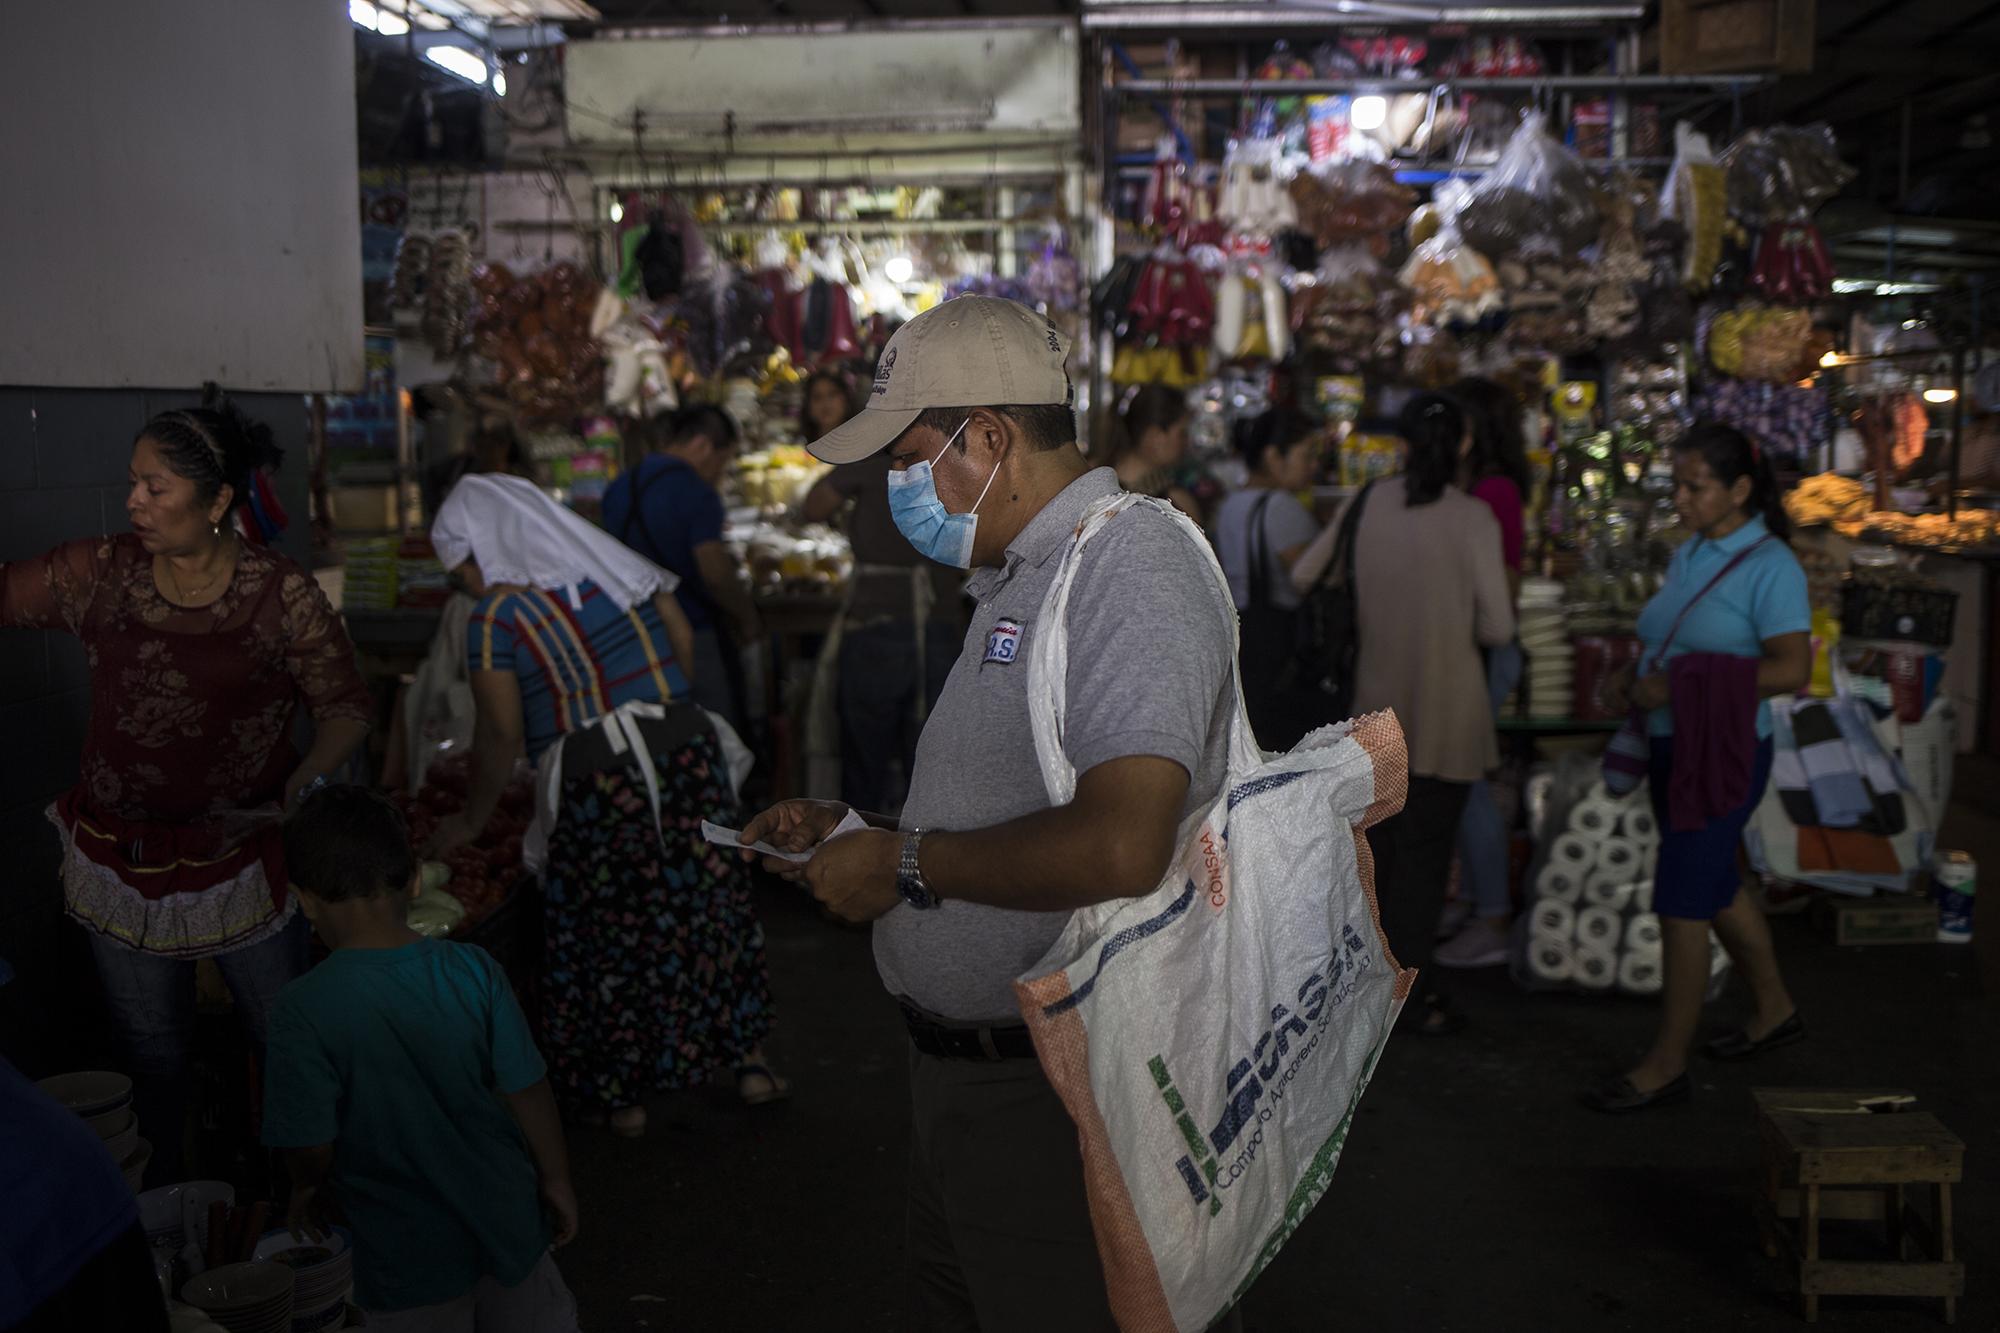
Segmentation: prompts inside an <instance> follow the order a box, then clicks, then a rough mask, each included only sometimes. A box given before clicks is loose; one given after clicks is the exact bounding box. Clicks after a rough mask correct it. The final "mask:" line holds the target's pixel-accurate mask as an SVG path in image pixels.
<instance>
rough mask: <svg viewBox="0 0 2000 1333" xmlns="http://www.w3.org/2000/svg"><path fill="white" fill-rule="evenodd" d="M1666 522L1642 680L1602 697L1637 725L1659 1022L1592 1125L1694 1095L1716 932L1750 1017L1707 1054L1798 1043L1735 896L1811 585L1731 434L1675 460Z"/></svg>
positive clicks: (1618, 683) (1596, 1103) (1795, 686)
mask: <svg viewBox="0 0 2000 1333" xmlns="http://www.w3.org/2000/svg"><path fill="white" fill-rule="evenodd" d="M1674 510H1675V512H1676V513H1677V514H1678V515H1679V516H1680V520H1681V523H1682V525H1683V526H1685V527H1686V528H1687V529H1688V531H1689V532H1690V533H1691V534H1692V536H1690V538H1689V539H1688V540H1687V541H1686V542H1685V543H1684V544H1683V545H1682V546H1681V548H1680V550H1678V551H1676V552H1675V553H1674V559H1673V563H1672V564H1671V565H1670V566H1668V569H1667V579H1666V583H1665V584H1664V585H1663V586H1662V587H1661V589H1660V592H1659V595H1658V596H1656V597H1654V598H1653V600H1652V601H1651V602H1649V603H1647V605H1646V609H1645V610H1644V611H1643V612H1641V613H1640V616H1639V637H1640V639H1641V640H1643V641H1644V645H1645V647H1644V651H1643V653H1642V655H1641V657H1640V661H1641V662H1642V663H1643V664H1644V667H1645V670H1644V673H1643V674H1642V675H1641V676H1640V678H1639V679H1638V680H1637V681H1636V682H1635V681H1634V680H1633V679H1632V678H1631V677H1630V676H1629V675H1628V676H1626V677H1624V678H1622V679H1617V680H1614V681H1612V682H1611V683H1610V684H1609V685H1608V686H1607V687H1606V695H1607V701H1609V702H1611V703H1612V704H1613V705H1614V706H1616V707H1621V708H1622V707H1626V706H1628V705H1629V706H1630V707H1631V708H1634V709H1639V710H1644V711H1645V712H1646V731H1647V736H1648V763H1649V766H1650V772H1649V778H1650V782H1651V793H1652V801H1653V809H1654V811H1655V813H1656V815H1657V817H1658V820H1659V826H1660V852H1659V862H1658V864H1657V865H1656V866H1655V868H1654V872H1653V911H1654V912H1655V913H1657V914H1658V916H1659V918H1660V934H1661V954H1662V957H1661V972H1662V974H1663V984H1662V987H1661V1000H1662V1012H1661V1016H1660V1028H1659V1032H1658V1034H1657V1035H1656V1036H1655V1037H1654V1039H1653V1047H1652V1049H1651V1050H1650V1051H1648V1052H1647V1053H1646V1056H1645V1058H1644V1059H1642V1060H1640V1061H1639V1063H1638V1064H1637V1065H1636V1066H1634V1067H1633V1068H1632V1069H1630V1070H1629V1071H1627V1072H1626V1073H1625V1074H1623V1075H1621V1076H1619V1077H1617V1078H1615V1079H1612V1080H1611V1081H1610V1082H1609V1083H1607V1084H1605V1085H1604V1086H1603V1087H1601V1088H1597V1089H1595V1090H1593V1091H1591V1092H1589V1093H1586V1094H1585V1096H1584V1103H1585V1105H1587V1106H1589V1107H1591V1108H1592V1109H1594V1110H1599V1111H1610V1112H1622V1111H1642V1110H1646V1109H1649V1108H1651V1107H1654V1106H1659V1105H1662V1104H1664V1103H1666V1102H1670V1101H1676V1100H1678V1099H1680V1098H1682V1097H1685V1096H1687V1095H1688V1092H1689V1091H1690V1088H1691V1084H1690V1082H1689V1079H1688V1074H1687V1061H1688V1051H1689V1048H1690V1047H1692V1046H1693V1045H1694V1038H1695V1029H1696V1026H1697V1025H1698V1024H1699V1023H1700V1021H1701V1006H1702V997H1703V996H1704V994H1705V993H1706V991H1707V989H1708V977H1709V934H1710V932H1711V931H1713V932H1714V934H1715V936H1716V937H1717V938H1719V939H1720V940H1721V941H1722V947H1723V948H1724V949H1726V950H1727V951H1728V952H1729V957H1730V961H1732V962H1733V963H1735V965H1736V969H1737V971H1738V973H1740V974H1741V975H1742V977H1743V979H1744V980H1745V981H1746V982H1748V983H1749V985H1750V991H1751V995H1752V998H1753V999H1754V1001H1755V1004H1756V1011H1755V1013H1754V1014H1753V1015H1752V1016H1751V1019H1750V1021H1749V1022H1748V1023H1746V1024H1745V1025H1744V1026H1743V1027H1742V1028H1740V1029H1737V1030H1736V1031H1733V1032H1730V1033H1728V1034H1727V1035H1724V1036H1721V1037H1718V1038H1716V1039H1715V1040H1713V1041H1711V1042H1709V1043H1708V1046H1707V1051H1708V1054H1709V1055H1710V1056H1711V1057H1712V1058H1715V1059H1718V1060H1742V1059H1747V1058H1749V1057H1751V1056H1755V1055H1760V1054H1762V1053H1763V1052H1765V1051H1768V1050H1771V1049H1772V1048H1774V1047H1778V1046H1784V1045H1787V1044H1789V1043H1791V1042H1794V1041H1798V1040H1799V1039H1801V1038H1802V1037H1804V1036H1805V1026H1804V1024H1803V1023H1802V1022H1801V1021H1800V1019H1799V1015H1798V1010H1797V1008H1796V1006H1794V1005H1793V1003H1792V997H1791V994H1790V992H1788V991H1787V990H1786V988H1785V981H1784V977H1783V976H1781V975H1780V974H1779V971H1778V960H1777V957H1776V955H1775V954H1774V953H1773V952H1772V948H1771V931H1770V928H1769V926H1768V925H1767V924H1766V923H1765V921H1764V916H1763V913H1762V911H1761V910H1760V909H1759V908H1758V906H1757V904H1756V903H1754V902H1752V901H1751V900H1750V899H1749V898H1747V897H1746V896H1744V895H1743V894H1742V893H1739V892H1738V887H1739V885H1740V883H1741V880H1742V867H1741V865H1740V863H1739V857H1740V853H1741V851H1742V845H1743V829H1744V826H1745V825H1747V824H1748V823H1749V820H1750V816H1751V814H1752V812H1754V811H1755V810H1756V808H1757V805H1758V803H1759V801H1761V800H1762V799H1763V795H1764V787H1765V785H1766V784H1767V783H1768V782H1769V781H1770V777H1771V762H1772V754H1773V746H1772V742H1771V731H1772V719H1771V705H1770V703H1769V702H1768V700H1769V699H1770V698H1771V696H1773V695H1778V694H1791V693H1794V692H1796V691H1798V690H1801V689H1804V688H1805V684H1806V680H1807V678H1808V676H1809V675H1810V674H1811V669H1812V644H1811V638H1810V630H1811V625H1812V611H1811V607H1810V604H1809V603H1808V601H1807V597H1806V576H1805V571H1804V570H1803V569H1801V568H1800V567H1799V562H1798V560H1797V558H1796V557H1794V556H1793V555H1792V551H1791V548H1790V547H1789V546H1787V545H1786V544H1785V539H1786V538H1787V537H1788V536H1790V534H1791V524H1790V523H1789V522H1788V521H1787V520H1786V517H1785V510H1784V506H1783V505H1782V504H1781V503H1780V498H1779V494H1778V485H1777V481H1776V479H1775V478H1773V476H1772V475H1771V466H1770V463H1769V461H1768V460H1767V459H1766V458H1765V456H1764V451H1763V450H1762V449H1761V448H1760V447H1758V445H1757V443H1756V442H1755V441H1754V440H1752V439H1750V438H1749V437H1748V436H1746V435H1745V434H1743V432H1742V431H1739V430H1737V429H1735V428H1734V427H1732V426H1725V425H1720V424H1717V423H1703V424H1700V425H1697V426H1695V427H1694V428H1693V429H1692V430H1690V431H1689V432H1688V433H1687V434H1686V435H1685V436H1683V437H1682V439H1681V441H1680V443H1679V444H1678V445H1676V446H1675V448H1674Z"/></svg>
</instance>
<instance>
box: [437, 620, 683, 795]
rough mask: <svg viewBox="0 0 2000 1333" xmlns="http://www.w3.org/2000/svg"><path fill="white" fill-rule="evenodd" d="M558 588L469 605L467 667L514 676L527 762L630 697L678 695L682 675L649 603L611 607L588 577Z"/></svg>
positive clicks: (661, 699) (680, 694)
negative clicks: (573, 599)
mask: <svg viewBox="0 0 2000 1333" xmlns="http://www.w3.org/2000/svg"><path fill="white" fill-rule="evenodd" d="M576 598H577V603H578V604H577V605H572V604H571V602H570V595H569V591H568V590H567V589H554V590H549V589H543V588H516V589H508V590H502V591H498V592H492V593H488V594H487V595H486V596H485V597H483V598H481V599H480V602H479V605H478V606H476V607H474V608H473V610H472V623H471V626H470V628H469V629H468V632H467V636H466V661H467V664H468V665H469V666H470V668H471V669H472V670H474V671H511V672H513V673H514V674H515V676H516V677H518V678H519V679H520V682H521V714H522V723H523V725H524V727H525V729H526V739H527V745H528V758H529V760H530V761H531V762H532V761H536V760H539V759H540V758H541V757H542V752H543V751H544V750H546V749H548V748H549V746H551V745H553V744H554V743H555V741H556V738H557V737H558V736H561V735H563V734H565V733H567V732H571V731H578V730H581V729H582V728H584V727H587V726H589V725H590V724H591V723H592V722H595V721H596V720H597V719H598V718H600V717H602V716H604V715H605V714H606V713H608V712H610V711H611V710H612V709H614V708H616V707H617V706H618V705H620V704H623V703H629V702H631V701H632V700H634V699H638V700H642V701H645V702H647V703H665V702H667V701H669V700H671V699H679V698H682V697H684V696H685V695H686V694H687V692H688V683H687V678H686V677H685V676H683V675H682V674H681V669H680V665H679V663H678V662H676V661H675V660H674V650H673V645H672V644H670V643H669V642H668V641H667V632H666V628H665V627H664V626H663V625H661V623H660V616H659V613H658V612H657V611H655V610H654V609H653V605H652V603H651V602H644V603H641V604H640V605H638V606H635V607H633V608H631V609H630V610H623V609H620V607H619V606H618V604H617V603H615V602H613V601H612V600H611V599H610V598H609V597H607V596H605V595H604V593H603V591H602V590H600V589H599V588H598V587H597V585H596V584H594V583H591V582H589V581H588V580H586V581H584V582H583V583H580V584H578V585H577V587H576Z"/></svg>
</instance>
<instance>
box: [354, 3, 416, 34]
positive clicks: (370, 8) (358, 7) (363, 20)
mask: <svg viewBox="0 0 2000 1333" xmlns="http://www.w3.org/2000/svg"><path fill="white" fill-rule="evenodd" d="M347 17H348V18H349V19H351V20H353V23H354V26H355V27H357V28H366V29H368V31H370V32H379V33H381V34H382V35H383V36H384V37H401V36H402V35H403V34H404V33H406V32H408V31H409V30H410V21H409V20H408V19H406V18H404V17H403V16H402V15H401V14H392V13H390V12H389V11H388V10H386V9H382V8H380V7H378V6H376V5H373V4H371V3H369V0H347Z"/></svg>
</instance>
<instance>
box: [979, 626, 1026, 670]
mask: <svg viewBox="0 0 2000 1333" xmlns="http://www.w3.org/2000/svg"><path fill="white" fill-rule="evenodd" d="M1020 651H1021V622H1020V621H1018V620H1009V619H1001V620H996V621H994V622H993V628H992V629H991V630H989V631H987V634H986V656H984V657H982V658H981V659H979V660H980V664H981V665H982V666H983V665H984V664H986V663H987V662H999V663H1001V664H1003V665H1005V664H1006V663H1009V662H1012V661H1013V660H1014V656H1015V654H1017V653H1019V652H1020Z"/></svg>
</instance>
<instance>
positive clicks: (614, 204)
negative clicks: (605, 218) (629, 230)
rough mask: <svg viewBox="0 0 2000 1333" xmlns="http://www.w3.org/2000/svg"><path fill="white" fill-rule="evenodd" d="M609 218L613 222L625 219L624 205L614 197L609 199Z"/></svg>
mask: <svg viewBox="0 0 2000 1333" xmlns="http://www.w3.org/2000/svg"><path fill="white" fill-rule="evenodd" d="M611 220H612V221H613V222H623V221H624V220H625V205H623V204H621V203H619V202H618V201H617V200H616V199H613V200H612V201H611Z"/></svg>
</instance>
